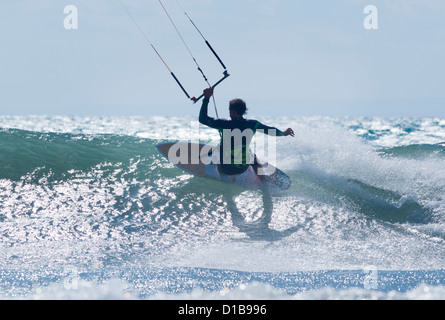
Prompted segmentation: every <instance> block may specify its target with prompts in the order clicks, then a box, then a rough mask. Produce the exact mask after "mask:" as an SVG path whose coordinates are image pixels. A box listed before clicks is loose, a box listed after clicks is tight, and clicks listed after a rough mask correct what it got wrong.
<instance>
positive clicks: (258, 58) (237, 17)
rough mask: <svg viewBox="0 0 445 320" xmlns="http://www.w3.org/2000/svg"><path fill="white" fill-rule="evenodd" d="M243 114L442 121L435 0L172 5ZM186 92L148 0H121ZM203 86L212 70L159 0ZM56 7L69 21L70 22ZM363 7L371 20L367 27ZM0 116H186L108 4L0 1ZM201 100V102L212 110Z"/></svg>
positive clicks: (441, 36) (444, 7) (222, 92)
mask: <svg viewBox="0 0 445 320" xmlns="http://www.w3.org/2000/svg"><path fill="white" fill-rule="evenodd" d="M179 1H180V3H181V5H182V7H184V9H185V10H186V11H187V12H188V14H189V15H190V17H191V18H192V19H193V20H194V22H195V23H196V24H197V26H198V27H199V28H200V29H201V31H202V33H203V34H204V36H205V37H206V38H207V39H208V40H209V42H210V43H211V44H212V46H213V47H214V48H215V50H216V51H217V52H218V54H219V55H220V56H221V58H222V60H223V61H224V63H225V64H226V66H227V69H228V71H229V73H230V74H231V76H230V77H229V78H228V79H227V80H225V81H224V82H223V83H222V84H221V85H220V86H219V87H218V88H217V89H216V91H215V96H216V99H217V105H218V109H219V110H220V111H219V113H220V115H221V116H227V108H228V100H230V99H232V98H235V97H239V98H243V99H245V100H246V101H247V103H248V107H249V109H250V110H249V115H251V116H254V115H275V116H280V115H333V116H337V115H339V116H343V115H351V116H360V115H363V116H372V115H377V116H429V117H442V118H444V117H445V90H444V88H445V61H444V57H445V1H443V0H372V1H371V0H369V1H361V0H323V1H321V0H318V1H317V0H304V1H303V0H179ZM122 2H123V3H125V4H126V6H127V7H128V9H129V10H130V11H131V12H132V14H133V16H134V17H135V19H136V20H137V22H138V23H139V25H140V26H141V28H142V29H143V30H144V32H145V33H146V34H147V35H148V37H149V38H150V40H151V42H152V43H153V44H154V46H155V47H156V49H158V51H159V53H160V54H161V55H162V57H163V58H164V60H165V61H166V63H167V64H168V65H169V67H170V68H171V69H172V71H173V72H174V73H175V74H176V76H177V77H178V78H179V79H180V80H181V82H182V83H183V85H184V87H185V88H186V89H187V91H189V93H190V94H191V95H200V94H201V93H202V90H203V89H204V88H205V87H206V84H205V82H204V81H203V79H202V76H201V75H200V74H199V72H198V71H197V70H196V66H195V64H194V62H193V60H192V58H191V57H190V55H189V53H188V52H187V50H186V48H185V47H184V45H183V44H182V42H181V40H180V39H179V37H178V36H177V34H176V33H175V30H174V28H173V26H172V25H171V24H170V22H169V20H168V18H167V16H166V15H165V13H164V12H163V11H162V7H161V5H160V4H159V2H158V0H122ZM163 3H164V4H165V6H166V8H167V9H168V10H169V12H170V14H171V16H172V18H173V19H174V21H175V23H176V24H177V26H178V28H179V30H180V31H181V32H182V34H183V36H184V38H185V39H186V41H187V43H188V45H189V47H190V49H191V51H192V53H193V54H194V56H195V57H196V59H197V61H198V63H199V64H200V65H201V67H202V69H203V70H204V72H205V73H206V75H207V76H208V78H209V80H210V82H212V83H213V82H215V81H217V80H218V79H219V78H221V77H222V71H223V69H222V68H221V66H220V65H219V63H218V62H217V60H216V59H215V58H214V56H213V55H212V54H211V52H210V51H209V49H208V48H207V47H206V45H205V44H204V42H203V40H202V38H201V37H200V36H199V34H198V33H197V32H196V30H195V29H194V28H193V26H192V25H191V23H190V22H189V21H188V20H187V18H186V17H185V15H184V14H183V12H182V11H181V10H180V7H179V6H178V5H177V3H176V0H163ZM67 5H74V6H76V8H77V10H78V29H77V30H76V29H74V30H67V29H66V28H65V25H64V21H65V19H66V17H67V16H68V14H66V13H64V8H65V7H66V6H67ZM367 5H374V6H375V7H376V8H377V10H378V29H377V30H367V29H366V28H365V27H364V20H365V18H366V17H367V16H368V14H366V13H364V8H365V7H366V6H367ZM0 26H1V27H0V39H1V50H0V66H1V67H0V87H1V94H0V114H11V115H13V114H50V115H53V114H58V115H65V114H66V115H76V114H78V115H89V114H91V115H144V116H145V115H175V114H178V115H197V113H198V111H199V106H200V104H196V105H194V104H193V103H192V102H190V101H188V100H187V98H186V97H185V95H184V94H183V92H182V91H181V90H180V88H179V87H178V86H177V84H176V83H175V82H174V80H173V79H172V77H171V76H170V74H169V72H168V71H167V69H166V68H165V66H164V65H163V64H162V62H161V61H160V60H159V58H158V57H157V56H156V54H155V53H154V51H153V50H152V49H151V47H150V46H149V45H148V43H147V41H146V40H145V39H144V37H143V36H142V34H141V33H140V31H139V30H138V29H137V28H136V26H135V25H134V24H133V22H132V20H131V19H130V18H129V16H128V15H127V13H126V12H125V10H124V9H123V8H122V6H121V5H120V4H119V1H118V0H1V2H0ZM212 109H213V107H211V109H210V110H212Z"/></svg>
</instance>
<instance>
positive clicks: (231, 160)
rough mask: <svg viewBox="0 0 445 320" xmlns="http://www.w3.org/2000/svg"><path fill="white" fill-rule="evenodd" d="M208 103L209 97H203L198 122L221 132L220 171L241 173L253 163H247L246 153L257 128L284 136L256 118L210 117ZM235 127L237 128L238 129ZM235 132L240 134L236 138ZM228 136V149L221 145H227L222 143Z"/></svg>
mask: <svg viewBox="0 0 445 320" xmlns="http://www.w3.org/2000/svg"><path fill="white" fill-rule="evenodd" d="M208 105H209V98H204V99H203V100H202V106H201V111H200V113H199V122H200V123H202V124H204V125H206V126H209V127H211V128H215V129H218V130H219V132H220V134H221V143H220V164H219V166H218V170H219V171H220V172H221V173H224V174H227V175H234V174H241V173H243V172H244V171H245V170H246V169H247V168H248V167H249V166H250V165H251V164H253V163H248V161H247V153H248V151H249V144H250V142H251V140H252V137H253V135H254V134H255V132H256V131H257V130H263V131H264V133H265V134H270V135H276V136H284V132H282V131H281V130H278V129H277V128H274V127H269V126H266V125H264V124H262V123H261V122H259V121H257V120H247V119H244V118H242V117H241V118H235V119H233V120H225V119H214V118H211V117H209V116H208V114H207V109H208ZM225 129H226V130H225ZM227 129H229V130H227ZM236 129H239V131H238V130H236ZM246 129H247V130H246ZM249 129H250V130H249ZM234 130H235V131H234ZM237 133H238V134H240V135H239V138H236V134H237ZM229 138H230V141H227V142H228V143H230V149H229V150H223V146H227V145H229V144H226V143H224V141H225V139H229ZM240 160H241V161H240Z"/></svg>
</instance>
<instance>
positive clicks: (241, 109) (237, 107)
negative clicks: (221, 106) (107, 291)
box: [229, 99, 247, 119]
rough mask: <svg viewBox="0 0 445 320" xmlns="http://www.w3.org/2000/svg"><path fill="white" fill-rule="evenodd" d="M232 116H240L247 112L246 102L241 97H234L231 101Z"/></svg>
mask: <svg viewBox="0 0 445 320" xmlns="http://www.w3.org/2000/svg"><path fill="white" fill-rule="evenodd" d="M229 111H230V118H232V119H233V118H240V117H242V116H244V115H245V114H246V113H247V106H246V103H245V102H244V101H243V100H241V99H233V100H231V101H230V103H229Z"/></svg>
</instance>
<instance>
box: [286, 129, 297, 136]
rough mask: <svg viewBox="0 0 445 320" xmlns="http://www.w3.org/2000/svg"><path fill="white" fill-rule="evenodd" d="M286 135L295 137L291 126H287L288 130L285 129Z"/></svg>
mask: <svg viewBox="0 0 445 320" xmlns="http://www.w3.org/2000/svg"><path fill="white" fill-rule="evenodd" d="M284 136H292V137H294V136H295V134H294V130H292V129H291V128H287V129H286V131H284Z"/></svg>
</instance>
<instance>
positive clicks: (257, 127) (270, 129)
mask: <svg viewBox="0 0 445 320" xmlns="http://www.w3.org/2000/svg"><path fill="white" fill-rule="evenodd" d="M255 130H264V133H265V134H270V135H274V134H275V135H276V136H277V137H282V136H284V132H283V131H281V130H279V129H277V128H275V127H269V126H266V125H265V124H262V123H261V122H259V121H257V122H256V124H255ZM273 130H275V131H273Z"/></svg>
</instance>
